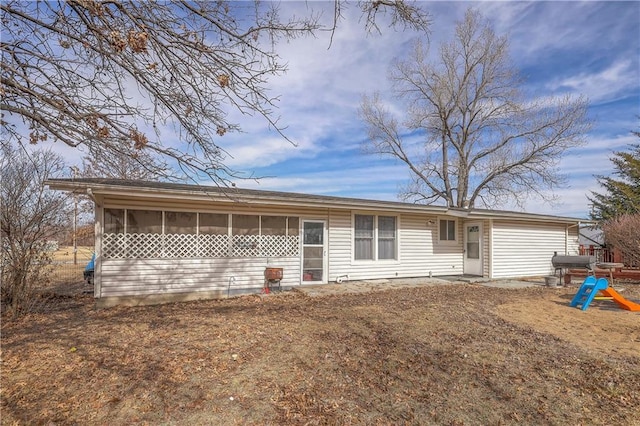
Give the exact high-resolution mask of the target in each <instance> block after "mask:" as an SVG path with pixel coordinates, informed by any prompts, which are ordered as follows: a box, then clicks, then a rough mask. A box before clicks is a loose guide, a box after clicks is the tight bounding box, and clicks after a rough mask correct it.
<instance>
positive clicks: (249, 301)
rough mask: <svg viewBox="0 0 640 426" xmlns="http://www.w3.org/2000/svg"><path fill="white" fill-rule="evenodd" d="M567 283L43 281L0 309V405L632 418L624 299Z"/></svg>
mask: <svg viewBox="0 0 640 426" xmlns="http://www.w3.org/2000/svg"><path fill="white" fill-rule="evenodd" d="M624 287H626V288H625V291H624V292H623V293H622V294H624V295H625V296H626V297H628V298H632V299H634V298H635V299H640V284H638V283H632V282H628V283H624ZM576 289H577V288H576V287H571V288H559V289H549V288H532V289H522V290H506V289H498V288H487V287H481V286H473V285H449V286H438V287H421V288H413V289H399V290H390V291H383V292H374V293H368V294H358V295H341V296H326V297H316V298H310V297H306V296H304V295H302V294H299V293H295V292H287V293H281V294H272V295H269V296H265V297H258V296H249V297H242V298H237V299H230V300H218V301H206V302H192V303H181V304H170V305H162V306H150V307H139V308H112V309H105V310H96V309H95V307H94V304H93V299H92V298H91V296H90V295H87V294H84V295H83V294H75V295H66V296H61V295H57V296H55V298H53V299H52V300H50V302H49V303H48V304H46V305H45V307H44V308H43V309H42V312H39V313H35V314H32V315H30V316H28V317H26V318H24V319H21V320H19V321H7V320H4V321H3V323H2V353H1V355H2V365H1V367H2V370H1V377H0V379H1V386H2V389H1V391H2V393H1V406H0V408H1V410H2V411H1V422H2V424H47V425H48V424H190V425H191V424H195V425H198V424H265V423H266V424H331V425H335V424H456V425H461V424H483V425H488V424H514V423H519V424H520V423H521V424H558V425H566V424H572V425H576V424H607V425H611V424H616V425H634V424H635V425H638V424H640V313H635V312H629V311H624V310H620V309H616V308H614V307H613V306H612V302H610V301H599V302H597V303H596V306H593V307H590V308H589V309H588V310H587V311H584V312H583V311H580V310H577V309H573V308H569V307H568V303H569V300H570V299H571V297H572V295H573V293H575V291H576Z"/></svg>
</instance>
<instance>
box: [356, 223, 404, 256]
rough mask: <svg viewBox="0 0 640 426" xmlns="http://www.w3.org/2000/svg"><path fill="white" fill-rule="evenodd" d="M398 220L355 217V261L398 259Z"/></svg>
mask: <svg viewBox="0 0 640 426" xmlns="http://www.w3.org/2000/svg"><path fill="white" fill-rule="evenodd" d="M397 247H398V242H397V218H396V217H395V216H376V215H362V214H356V215H354V247H353V252H354V256H353V258H354V260H393V259H397V258H398V256H397Z"/></svg>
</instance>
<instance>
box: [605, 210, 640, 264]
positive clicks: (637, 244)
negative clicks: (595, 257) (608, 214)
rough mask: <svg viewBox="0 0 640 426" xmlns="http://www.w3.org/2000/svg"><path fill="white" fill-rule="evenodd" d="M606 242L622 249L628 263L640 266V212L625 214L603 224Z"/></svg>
mask: <svg viewBox="0 0 640 426" xmlns="http://www.w3.org/2000/svg"><path fill="white" fill-rule="evenodd" d="M602 230H603V231H604V237H605V242H606V244H607V245H608V246H612V247H613V248H616V249H618V250H620V252H621V253H622V256H623V259H624V263H625V264H626V265H634V266H640V214H625V215H622V216H619V217H616V218H614V219H610V220H608V221H606V222H604V224H603V225H602Z"/></svg>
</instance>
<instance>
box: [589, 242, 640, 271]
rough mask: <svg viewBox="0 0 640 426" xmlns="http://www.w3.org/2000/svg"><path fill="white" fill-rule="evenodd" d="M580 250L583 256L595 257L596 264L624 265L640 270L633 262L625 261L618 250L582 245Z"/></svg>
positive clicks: (639, 266)
mask: <svg viewBox="0 0 640 426" xmlns="http://www.w3.org/2000/svg"><path fill="white" fill-rule="evenodd" d="M579 250H580V255H581V256H594V257H595V258H596V263H601V262H609V263H624V266H625V268H633V269H636V268H640V265H635V264H633V262H628V261H625V259H624V256H623V255H622V253H620V251H618V250H616V249H609V248H606V247H598V246H594V245H589V246H587V245H582V244H581V245H580V247H579Z"/></svg>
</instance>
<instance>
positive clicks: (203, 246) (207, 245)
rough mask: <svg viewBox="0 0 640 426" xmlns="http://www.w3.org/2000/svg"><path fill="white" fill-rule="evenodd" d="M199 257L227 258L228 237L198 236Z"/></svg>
mask: <svg viewBox="0 0 640 426" xmlns="http://www.w3.org/2000/svg"><path fill="white" fill-rule="evenodd" d="M198 245H199V247H200V249H199V253H198V255H199V256H200V257H229V236H228V235H207V234H200V235H198Z"/></svg>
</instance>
